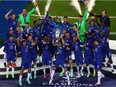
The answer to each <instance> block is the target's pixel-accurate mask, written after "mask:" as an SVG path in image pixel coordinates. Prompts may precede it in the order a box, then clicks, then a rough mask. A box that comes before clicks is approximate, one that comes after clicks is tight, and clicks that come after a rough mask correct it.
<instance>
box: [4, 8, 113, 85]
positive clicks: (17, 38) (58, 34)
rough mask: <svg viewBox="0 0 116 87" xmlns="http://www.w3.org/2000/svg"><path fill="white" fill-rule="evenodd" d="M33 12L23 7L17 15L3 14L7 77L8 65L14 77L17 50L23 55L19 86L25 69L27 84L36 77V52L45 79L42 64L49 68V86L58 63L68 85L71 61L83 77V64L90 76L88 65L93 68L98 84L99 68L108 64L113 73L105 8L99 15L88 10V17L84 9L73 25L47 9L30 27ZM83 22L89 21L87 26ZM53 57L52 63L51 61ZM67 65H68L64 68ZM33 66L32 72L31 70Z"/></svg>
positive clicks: (100, 74) (71, 69)
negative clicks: (41, 17) (53, 16)
mask: <svg viewBox="0 0 116 87" xmlns="http://www.w3.org/2000/svg"><path fill="white" fill-rule="evenodd" d="M34 11H35V8H33V9H32V10H31V11H30V12H28V13H27V11H26V9H23V11H22V13H21V14H20V15H18V16H16V14H14V13H12V10H10V11H9V12H8V13H7V14H6V15H5V18H6V20H7V21H8V25H9V29H8V33H7V35H6V36H7V40H6V41H5V43H4V44H3V45H2V46H4V52H5V55H4V65H5V66H6V78H9V68H10V66H11V67H12V74H11V75H12V78H15V76H14V70H15V66H16V61H17V59H16V56H17V55H18V54H19V53H21V57H22V60H21V70H20V75H19V85H20V86H22V76H23V72H24V70H25V69H28V74H27V79H26V81H27V82H28V83H29V84H31V81H30V79H32V77H33V76H34V79H36V78H37V72H36V70H37V54H38V57H39V59H40V58H42V68H43V78H44V79H45V78H46V74H47V73H46V68H45V66H46V65H47V66H48V67H49V72H50V80H49V85H50V84H51V83H52V81H53V77H54V74H55V70H56V69H57V68H58V67H59V65H61V67H62V72H61V73H60V75H59V76H63V74H64V73H65V74H66V77H67V82H68V85H70V84H71V83H70V78H72V77H74V73H73V67H74V63H76V67H77V76H83V75H84V73H83V70H84V68H85V67H86V69H87V77H90V75H91V72H90V66H91V67H92V68H93V72H92V73H93V76H96V75H97V83H96V84H95V85H100V84H101V78H103V77H105V76H104V75H103V74H102V72H101V68H102V67H107V65H108V64H109V65H110V67H111V70H112V72H114V69H113V61H112V55H111V51H110V47H109V33H110V32H109V30H110V19H109V17H108V16H107V12H106V11H102V14H101V15H97V14H96V13H94V14H92V13H90V15H91V17H90V18H88V19H87V18H86V17H87V14H88V13H89V12H88V10H86V11H85V13H84V15H83V16H82V15H79V16H78V21H77V22H76V23H74V24H71V23H69V22H68V17H67V16H64V17H63V22H61V21H60V20H59V18H58V17H55V18H52V17H51V14H50V12H47V14H46V16H45V17H44V18H43V19H42V20H39V19H37V20H35V21H33V27H30V16H31V14H32V13H33V12H34ZM38 22H39V23H38ZM85 24H88V26H87V28H86V26H85ZM72 54H73V55H74V58H72ZM106 58H108V61H106ZM54 59H55V62H53V60H54ZM72 59H74V61H72ZM66 61H68V63H67V62H66ZM67 64H69V65H70V66H69V67H67ZM32 68H34V75H32V72H31V69H32ZM69 69H70V70H69Z"/></svg>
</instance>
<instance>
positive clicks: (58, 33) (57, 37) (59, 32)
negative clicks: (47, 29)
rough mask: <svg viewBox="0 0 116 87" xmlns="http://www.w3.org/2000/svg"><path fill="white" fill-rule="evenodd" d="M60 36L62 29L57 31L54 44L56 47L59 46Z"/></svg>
mask: <svg viewBox="0 0 116 87" xmlns="http://www.w3.org/2000/svg"><path fill="white" fill-rule="evenodd" d="M60 36H61V30H60V29H56V30H55V33H54V44H55V45H58V44H59V41H60Z"/></svg>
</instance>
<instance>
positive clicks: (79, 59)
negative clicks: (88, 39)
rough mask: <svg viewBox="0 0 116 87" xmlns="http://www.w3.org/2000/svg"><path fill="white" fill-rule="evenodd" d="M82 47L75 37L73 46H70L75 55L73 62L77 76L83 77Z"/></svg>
mask: <svg viewBox="0 0 116 87" xmlns="http://www.w3.org/2000/svg"><path fill="white" fill-rule="evenodd" d="M82 47H83V43H81V42H80V41H79V38H78V37H77V36H75V37H73V44H72V50H73V51H74V55H75V62H76V64H77V71H78V73H77V74H78V76H80V74H81V76H83V69H84V65H83V64H84V58H83V55H82ZM80 65H81V70H79V66H80Z"/></svg>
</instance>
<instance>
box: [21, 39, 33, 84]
mask: <svg viewBox="0 0 116 87" xmlns="http://www.w3.org/2000/svg"><path fill="white" fill-rule="evenodd" d="M21 43H22V44H21V54H22V61H21V70H20V75H19V85H20V86H22V77H23V72H24V69H28V75H27V79H26V81H27V82H28V84H31V82H30V79H29V78H30V75H31V58H30V56H29V47H28V45H27V44H26V40H23V41H22V42H21Z"/></svg>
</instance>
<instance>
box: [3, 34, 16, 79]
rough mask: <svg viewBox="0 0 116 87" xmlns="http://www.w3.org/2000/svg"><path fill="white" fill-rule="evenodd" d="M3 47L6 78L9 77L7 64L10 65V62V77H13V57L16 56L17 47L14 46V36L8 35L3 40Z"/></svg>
mask: <svg viewBox="0 0 116 87" xmlns="http://www.w3.org/2000/svg"><path fill="white" fill-rule="evenodd" d="M4 46H5V48H4V52H5V53H6V58H7V68H6V72H7V73H6V78H8V77H9V65H10V62H11V64H12V74H11V75H12V78H15V77H14V68H15V67H14V65H15V61H16V59H15V57H16V52H17V49H16V46H17V43H16V41H15V40H14V36H12V35H10V36H9V39H8V40H7V41H6V42H5V45H4Z"/></svg>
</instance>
